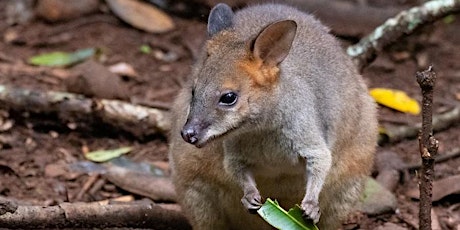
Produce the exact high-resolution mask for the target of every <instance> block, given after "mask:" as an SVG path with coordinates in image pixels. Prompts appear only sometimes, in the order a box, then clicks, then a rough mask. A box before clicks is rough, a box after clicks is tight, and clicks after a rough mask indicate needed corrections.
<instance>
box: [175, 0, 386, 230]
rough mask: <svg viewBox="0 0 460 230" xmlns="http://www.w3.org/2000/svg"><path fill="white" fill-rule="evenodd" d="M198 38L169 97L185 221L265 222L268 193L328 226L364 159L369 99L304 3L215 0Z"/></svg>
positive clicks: (371, 137)
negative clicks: (300, 6)
mask: <svg viewBox="0 0 460 230" xmlns="http://www.w3.org/2000/svg"><path fill="white" fill-rule="evenodd" d="M208 34H209V40H208V41H207V42H206V44H205V45H204V47H203V49H202V52H201V56H200V57H199V58H198V60H197V61H196V63H195V64H194V67H193V69H192V74H191V76H190V79H189V82H188V83H187V85H186V86H185V87H184V88H183V89H182V90H181V92H180V93H179V95H178V97H177V99H176V101H175V104H174V107H173V114H174V117H173V121H174V125H173V128H172V133H171V137H170V161H171V165H172V168H173V180H174V183H175V186H176V189H177V193H178V196H179V201H180V203H181V205H182V208H183V211H184V212H185V214H186V215H187V217H188V219H189V220H190V222H191V224H192V226H193V227H194V229H199V230H201V229H213V230H214V229H271V227H270V226H269V225H268V224H267V223H264V221H263V220H262V219H261V218H260V217H259V216H258V215H253V214H250V213H251V212H254V211H255V210H257V209H259V208H260V207H261V205H262V202H263V199H264V198H267V197H270V198H272V199H276V200H278V201H279V203H280V204H281V206H283V207H285V208H289V207H292V206H294V205H295V204H300V206H301V208H302V210H303V211H304V217H305V218H306V219H311V220H313V221H314V222H315V223H318V226H319V228H320V229H322V230H328V229H337V228H338V227H339V226H340V220H342V219H343V218H344V217H345V216H346V215H347V213H348V212H349V211H350V210H351V209H352V208H353V206H354V204H355V202H356V201H357V200H358V198H359V196H360V193H361V190H362V187H363V181H364V178H365V177H366V176H367V175H368V174H369V172H370V169H371V167H372V163H373V154H374V151H375V145H376V139H377V121H376V114H375V113H376V111H375V110H376V109H375V103H374V102H373V100H372V99H371V98H370V97H369V95H368V91H367V88H366V86H365V84H364V82H363V80H362V78H361V76H360V75H359V74H358V73H357V71H356V69H355V66H354V65H353V63H352V61H351V60H350V58H349V57H348V56H347V55H346V54H345V53H344V52H343V51H342V49H341V47H340V46H339V44H338V42H337V41H336V40H335V38H334V37H333V36H331V35H330V34H329V30H328V28H326V27H325V26H323V25H322V24H321V23H320V22H319V21H317V20H316V19H315V18H313V17H312V16H311V15H309V14H306V13H304V12H301V11H299V10H296V9H295V8H292V7H289V6H284V5H278V4H263V5H256V6H251V7H247V8H245V9H242V10H240V11H237V12H235V13H234V12H233V11H232V9H231V8H230V7H228V6H227V5H225V4H218V5H217V6H215V7H214V8H213V9H212V11H211V13H210V16H209V21H208Z"/></svg>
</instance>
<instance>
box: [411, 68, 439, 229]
mask: <svg viewBox="0 0 460 230" xmlns="http://www.w3.org/2000/svg"><path fill="white" fill-rule="evenodd" d="M416 78H417V82H418V84H419V85H420V88H421V90H422V96H423V99H422V129H421V130H420V134H419V145H420V146H419V147H420V155H421V158H422V169H421V174H420V204H419V205H420V206H419V226H420V230H431V207H432V204H431V203H432V201H431V198H432V192H433V187H432V186H433V174H434V160H435V156H436V154H437V151H438V146H439V142H438V141H437V140H436V139H435V138H434V137H433V125H432V116H433V88H434V86H435V82H436V73H435V72H434V71H433V68H432V67H431V66H430V67H429V68H428V69H427V70H425V71H423V72H417V74H416Z"/></svg>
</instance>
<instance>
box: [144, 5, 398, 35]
mask: <svg viewBox="0 0 460 230" xmlns="http://www.w3.org/2000/svg"><path fill="white" fill-rule="evenodd" d="M145 1H147V2H150V3H152V4H154V5H156V6H157V7H159V8H161V9H163V10H165V11H167V12H169V13H172V14H175V15H179V16H181V17H188V18H190V17H191V18H197V19H200V20H202V21H206V20H207V18H208V14H209V10H210V9H211V8H212V7H213V6H215V5H216V4H217V3H219V2H224V3H227V4H228V5H229V6H231V7H232V8H235V9H238V8H241V7H242V6H243V5H254V4H260V3H264V2H266V1H264V0H245V1H241V0H239V1H235V0H232V1H228V0H218V1H217V0H193V1H190V0H187V1H186V0H179V1H177V0H145ZM270 2H278V3H284V4H286V3H287V4H289V5H293V6H295V7H297V8H299V9H301V10H304V11H305V12H310V13H312V14H314V15H315V16H316V17H318V18H319V19H320V20H321V21H322V22H323V23H324V24H326V25H327V26H329V27H331V29H332V31H333V32H334V33H335V34H338V35H341V36H348V37H350V36H358V37H361V36H364V35H365V34H368V33H370V32H371V31H372V30H373V29H374V28H375V27H376V26H378V25H380V24H382V23H383V22H384V21H385V20H386V19H387V18H389V17H392V16H394V15H396V14H397V13H399V12H400V11H401V10H403V9H402V8H396V7H386V8H380V7H373V6H369V5H367V4H356V3H353V2H348V1H324V0H289V1H286V0H273V1H270ZM363 19H365V20H363ZM350 25H353V26H350Z"/></svg>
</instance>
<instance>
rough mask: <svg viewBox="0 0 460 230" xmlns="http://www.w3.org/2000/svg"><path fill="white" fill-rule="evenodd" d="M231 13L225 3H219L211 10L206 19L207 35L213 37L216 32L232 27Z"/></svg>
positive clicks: (230, 9)
mask: <svg viewBox="0 0 460 230" xmlns="http://www.w3.org/2000/svg"><path fill="white" fill-rule="evenodd" d="M233 15H234V14H233V11H232V8H230V7H229V6H228V5H227V4H225V3H219V4H217V5H216V6H214V8H212V10H211V13H209V18H208V35H209V37H212V36H214V35H215V34H217V33H218V32H220V31H222V30H224V29H227V28H229V27H231V26H232V25H233Z"/></svg>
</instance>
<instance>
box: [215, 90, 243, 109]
mask: <svg viewBox="0 0 460 230" xmlns="http://www.w3.org/2000/svg"><path fill="white" fill-rule="evenodd" d="M237 100H238V95H237V94H236V93H234V92H229V93H225V94H223V95H222V96H221V97H220V99H219V104H220V105H226V106H230V105H234V104H235V103H236V101H237Z"/></svg>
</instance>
